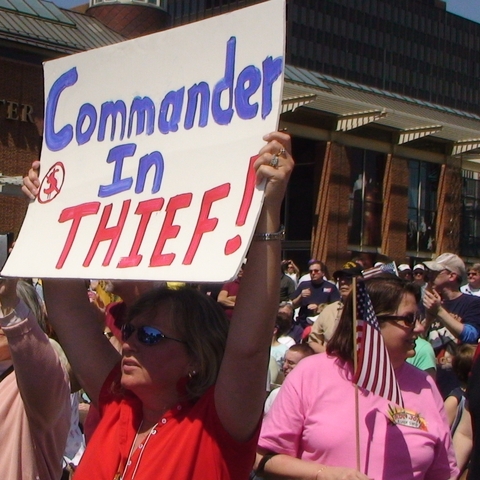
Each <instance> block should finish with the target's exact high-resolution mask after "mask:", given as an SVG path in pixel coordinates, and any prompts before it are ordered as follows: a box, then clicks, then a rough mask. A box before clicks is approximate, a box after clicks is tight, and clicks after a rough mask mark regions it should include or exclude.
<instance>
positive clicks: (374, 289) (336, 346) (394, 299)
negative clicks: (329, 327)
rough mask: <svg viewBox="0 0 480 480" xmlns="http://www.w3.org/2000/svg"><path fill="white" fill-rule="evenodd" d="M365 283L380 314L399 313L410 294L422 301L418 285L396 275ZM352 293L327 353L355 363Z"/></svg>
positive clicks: (376, 278)
mask: <svg viewBox="0 0 480 480" xmlns="http://www.w3.org/2000/svg"><path fill="white" fill-rule="evenodd" d="M360 281H362V280H360ZM364 282H365V288H366V290H367V293H368V295H369V296H370V300H371V301H372V305H373V309H374V310H375V314H376V315H388V314H393V313H395V312H396V311H397V309H398V306H399V305H400V303H401V301H402V299H403V297H404V296H405V295H406V294H411V295H413V296H414V297H415V300H416V301H417V303H418V302H419V301H420V290H419V288H418V286H417V285H415V284H414V283H412V282H407V281H406V280H403V279H402V278H399V277H397V276H396V275H392V274H387V273H384V274H381V275H378V276H376V277H374V278H371V279H368V280H364ZM352 294H353V292H352V293H350V295H349V296H348V297H347V299H346V301H345V305H344V307H343V312H342V316H341V317H340V321H339V323H338V326H337V328H336V330H335V333H334V334H333V336H332V338H331V339H330V341H329V342H328V343H327V353H328V354H329V355H332V356H335V357H339V358H341V359H343V360H345V361H351V360H353V322H354V321H355V318H354V317H355V315H354V314H353V298H352Z"/></svg>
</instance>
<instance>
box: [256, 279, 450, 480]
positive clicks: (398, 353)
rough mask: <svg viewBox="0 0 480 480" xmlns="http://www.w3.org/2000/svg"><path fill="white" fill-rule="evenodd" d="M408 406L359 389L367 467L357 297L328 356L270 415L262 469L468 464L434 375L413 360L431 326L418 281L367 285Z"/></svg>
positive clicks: (287, 471)
mask: <svg viewBox="0 0 480 480" xmlns="http://www.w3.org/2000/svg"><path fill="white" fill-rule="evenodd" d="M365 285H366V289H367V292H368V294H369V296H370V298H371V301H372V304H373V308H374V310H375V313H376V315H377V319H378V321H379V324H380V331H381V335H382V337H383V340H384V343H385V346H386V349H387V351H388V354H389V356H390V361H391V363H392V366H393V368H394V370H395V374H396V378H397V382H398V384H399V387H400V390H401V392H402V397H403V401H404V408H401V407H399V406H398V405H395V404H393V403H392V402H389V401H388V400H387V399H385V398H383V397H380V396H378V395H376V394H374V393H372V392H368V391H367V390H364V389H362V388H359V395H358V408H359V441H358V451H359V459H360V469H358V468H357V458H356V455H357V454H356V452H357V441H356V426H355V385H354V384H353V376H354V371H353V328H352V321H353V320H352V319H353V315H352V298H351V296H350V297H349V298H348V300H347V302H346V305H345V308H344V311H343V314H342V318H341V320H340V323H339V326H338V328H337V330H336V333H335V335H334V336H333V337H332V339H331V340H330V342H329V344H328V347H327V353H326V354H318V355H312V356H311V357H309V358H306V359H304V360H303V361H302V362H301V364H300V365H298V367H297V368H296V369H295V370H294V371H293V372H292V373H291V374H290V375H289V377H288V379H287V380H286V382H285V383H284V384H283V386H282V391H281V392H280V393H279V395H278V397H277V399H276V400H275V403H274V405H273V406H272V409H271V410H270V411H269V413H268V414H267V415H266V417H265V418H264V423H263V427H262V431H261V435H260V441H259V455H258V456H257V474H259V475H261V476H262V478H265V479H277V478H289V479H292V480H300V479H302V480H305V479H308V480H337V479H338V480H340V479H358V480H366V479H375V480H384V479H385V480H390V479H394V480H417V479H418V480H420V479H425V480H448V479H451V478H455V477H456V475H457V473H458V470H457V467H456V463H455V457H454V454H453V450H452V447H451V437H450V432H449V428H448V424H447V422H446V417H445V413H444V410H443V402H442V398H441V396H440V394H439V392H438V390H437V388H436V386H435V384H434V382H433V380H432V378H431V377H430V376H428V375H427V374H425V373H424V372H422V371H421V370H418V369H417V368H415V367H413V366H411V365H409V364H407V363H406V362H405V360H406V359H407V358H408V357H412V356H413V355H414V353H415V351H414V348H415V339H416V338H417V336H418V334H419V333H421V332H422V331H423V327H422V325H421V324H420V323H419V322H418V321H417V320H416V318H417V317H416V310H417V300H418V298H417V297H418V293H417V291H416V289H415V287H414V286H413V285H412V284H409V283H406V282H405V281H403V280H401V279H399V278H397V277H394V276H388V277H387V276H383V275H382V276H381V277H376V278H373V279H371V280H368V281H366V282H365Z"/></svg>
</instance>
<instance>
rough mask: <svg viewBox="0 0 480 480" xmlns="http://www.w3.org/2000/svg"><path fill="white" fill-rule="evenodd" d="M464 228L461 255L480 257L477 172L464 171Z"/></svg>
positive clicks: (479, 194)
mask: <svg viewBox="0 0 480 480" xmlns="http://www.w3.org/2000/svg"><path fill="white" fill-rule="evenodd" d="M462 177H463V189H462V227H461V229H460V254H461V255H463V256H465V257H476V258H478V257H480V176H479V173H477V172H471V171H469V170H463V171H462Z"/></svg>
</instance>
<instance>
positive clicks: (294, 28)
mask: <svg viewBox="0 0 480 480" xmlns="http://www.w3.org/2000/svg"><path fill="white" fill-rule="evenodd" d="M253 3H259V1H252V0H197V1H191V0H168V1H167V0H90V3H89V4H86V5H85V6H84V7H82V8H78V9H75V10H76V11H69V10H62V9H58V8H56V7H54V6H53V4H51V3H50V2H44V1H42V0H29V2H28V3H27V2H24V1H23V0H18V1H17V4H18V6H20V7H22V8H20V9H18V7H17V8H10V9H9V8H6V7H2V6H0V42H1V43H2V47H4V48H2V50H1V51H0V64H1V66H2V69H1V70H0V173H1V175H3V176H4V177H6V178H7V180H5V179H4V182H3V183H4V187H3V188H4V191H3V193H4V194H3V195H0V202H1V203H0V208H1V211H0V212H1V213H0V233H2V232H4V233H6V232H14V233H17V232H18V229H19V226H20V224H21V219H22V218H23V213H24V210H25V207H26V201H25V200H24V199H23V198H22V197H20V196H14V195H10V193H15V189H14V188H13V189H12V191H9V190H8V188H7V187H8V186H9V185H8V179H10V178H13V180H11V181H12V182H15V178H16V179H17V180H18V177H19V176H21V175H23V174H24V173H25V172H26V171H27V170H28V167H29V165H30V163H31V161H32V160H34V159H35V158H37V157H38V154H39V148H40V133H41V119H42V114H41V112H42V108H43V97H42V71H41V63H42V61H44V60H46V59H48V58H55V57H58V56H61V55H68V54H71V53H75V52H79V51H83V50H86V49H89V48H97V47H100V46H103V45H108V44H111V43H115V42H118V41H123V40H125V39H128V38H134V37H138V36H140V35H146V34H149V33H152V32H154V31H158V30H162V29H165V28H170V27H175V26H179V25H182V24H185V23H188V22H192V21H198V20H201V19H203V18H207V17H210V16H212V15H218V14H221V13H226V12H228V11H231V10H234V9H237V8H242V7H245V6H248V5H251V4H253ZM17 4H16V5H17ZM32 6H36V9H33V7H32ZM23 7H24V8H23ZM28 9H30V10H32V9H33V12H32V11H28ZM15 22H16V25H15V27H16V28H12V23H15ZM266 24H267V25H268V19H267V21H266ZM40 27H41V28H40ZM22 29H23V30H22ZM43 29H49V30H48V31H46V32H44V30H43ZM39 31H41V32H44V33H42V34H39V33H38V32H39ZM286 64H287V67H286V75H285V88H284V93H283V110H282V112H283V113H282V115H281V119H280V123H281V125H280V126H281V127H283V128H287V129H288V131H289V132H290V133H291V135H292V138H293V154H294V157H295V159H296V162H297V165H296V168H295V171H294V173H293V176H292V180H291V184H290V186H289V191H288V193H287V198H286V201H285V209H284V221H285V224H286V229H287V238H286V241H285V242H284V245H283V247H284V256H285V258H292V259H293V260H294V261H295V262H296V263H297V264H298V265H299V266H300V267H301V268H303V267H305V265H306V262H307V260H308V259H309V258H312V257H316V258H319V259H321V260H323V261H325V262H326V263H327V265H328V266H329V267H330V270H331V271H333V270H334V269H336V268H338V267H341V265H342V264H343V263H344V262H346V261H347V260H350V259H351V258H352V257H360V258H362V259H363V260H364V261H365V263H366V264H371V263H373V262H374V261H376V260H379V259H382V258H386V257H388V258H391V259H394V260H395V261H397V262H398V263H405V262H407V263H411V264H412V265H413V264H414V263H416V262H418V261H421V260H425V259H429V258H432V257H434V256H435V255H437V254H439V253H441V252H443V251H453V252H456V253H459V254H460V255H462V256H463V257H464V258H465V259H466V260H467V261H475V260H478V259H480V247H479V245H480V244H479V240H480V213H479V207H480V206H479V201H478V193H479V192H480V178H479V176H478V172H479V171H480V166H479V164H478V162H477V158H479V157H480V150H479V147H480V133H478V132H479V131H480V106H479V92H480V88H479V87H480V24H477V23H475V22H471V21H469V20H466V19H463V18H460V17H458V16H456V15H453V14H450V13H448V12H446V10H445V4H444V2H441V1H435V0H362V1H357V0H335V1H333V0H288V1H287V52H286ZM39 132H40V133H39ZM16 192H17V193H18V188H17V190H16Z"/></svg>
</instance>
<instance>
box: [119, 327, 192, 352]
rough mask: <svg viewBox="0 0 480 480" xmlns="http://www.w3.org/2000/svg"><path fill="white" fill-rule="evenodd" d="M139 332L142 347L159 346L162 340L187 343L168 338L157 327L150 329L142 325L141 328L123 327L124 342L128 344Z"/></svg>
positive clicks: (138, 337)
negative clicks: (134, 333) (133, 335)
mask: <svg viewBox="0 0 480 480" xmlns="http://www.w3.org/2000/svg"><path fill="white" fill-rule="evenodd" d="M135 331H136V332H137V339H138V341H139V342H140V343H141V344H142V345H147V346H148V347H151V346H153V345H157V343H160V341H161V340H163V339H165V340H174V341H175V342H179V343H187V342H184V341H183V340H179V339H178V338H173V337H167V336H166V335H164V333H163V332H162V331H161V330H159V329H158V328H155V327H149V326H148V325H141V326H140V327H135V326H134V325H132V324H131V323H125V324H124V325H122V340H123V341H124V342H126V341H127V340H128V339H129V338H130V337H131V336H132V333H133V332H135Z"/></svg>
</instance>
